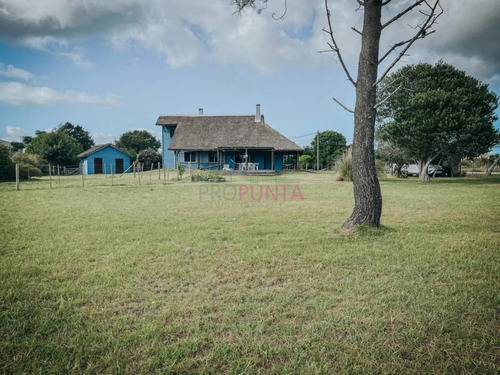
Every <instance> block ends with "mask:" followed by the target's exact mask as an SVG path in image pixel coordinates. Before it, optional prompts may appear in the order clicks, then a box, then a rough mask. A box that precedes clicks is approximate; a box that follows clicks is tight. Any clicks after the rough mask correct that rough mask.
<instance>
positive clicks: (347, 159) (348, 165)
mask: <svg viewBox="0 0 500 375" xmlns="http://www.w3.org/2000/svg"><path fill="white" fill-rule="evenodd" d="M375 169H376V171H377V175H378V177H379V178H380V177H383V176H385V162H384V161H383V160H375ZM335 171H336V172H337V181H352V149H351V148H350V147H349V148H348V149H347V151H346V152H344V153H343V154H342V155H341V156H340V157H339V158H337V161H336V162H335Z"/></svg>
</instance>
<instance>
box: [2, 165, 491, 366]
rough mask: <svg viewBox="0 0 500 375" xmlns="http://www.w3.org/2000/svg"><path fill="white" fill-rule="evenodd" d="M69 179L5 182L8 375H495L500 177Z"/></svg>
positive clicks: (313, 175) (4, 340)
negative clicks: (371, 198) (362, 183)
mask: <svg viewBox="0 0 500 375" xmlns="http://www.w3.org/2000/svg"><path fill="white" fill-rule="evenodd" d="M79 181H80V180H78V178H77V177H67V178H61V182H58V183H56V182H55V181H53V187H54V188H53V189H49V186H48V181H47V180H46V179H44V180H42V181H38V182H32V183H30V184H26V183H25V184H22V185H21V191H15V190H14V185H13V184H1V185H0V214H1V223H0V235H1V240H0V262H1V264H0V285H1V288H0V372H1V373H6V374H7V373H8V374H11V373H14V374H21V373H24V374H38V373H39V374H71V373H75V374H79V373H88V374H102V373H115V374H121V373H122V374H127V373H164V374H194V373H199V374H221V373H231V374H258V373H261V374H342V373H349V374H353V373H354V374H356V373H357V374H386V373H392V374H462V373H465V374H467V373H470V374H496V373H499V372H500V350H499V348H500V338H499V337H500V335H499V334H500V324H499V317H500V288H499V285H500V284H499V281H500V199H499V198H500V177H499V176H493V177H490V178H486V177H480V176H478V177H467V178H462V179H458V178H457V179H453V178H445V179H438V178H436V179H433V181H432V182H430V183H427V184H422V183H419V182H418V181H416V179H405V180H402V179H401V180H398V179H386V180H383V181H382V192H383V199H384V211H383V219H382V222H383V227H382V228H380V229H378V230H374V229H371V228H362V229H361V230H359V231H358V232H357V233H356V234H346V233H344V232H343V231H342V230H340V226H341V224H342V222H343V221H344V220H345V219H346V218H347V217H348V216H349V214H350V213H351V210H352V207H353V194H352V184H351V183H347V182H336V181H335V176H334V175H333V174H330V173H293V174H284V175H280V176H278V177H277V178H274V177H267V178H263V177H261V178H259V180H258V181H257V180H256V178H253V179H252V181H251V182H252V183H253V184H254V189H255V190H254V192H255V193H258V189H259V185H270V186H272V187H273V189H274V186H275V185H276V184H278V185H283V184H285V185H286V184H289V185H292V188H293V186H295V184H298V185H299V186H300V191H301V193H302V195H303V198H304V200H301V199H300V198H294V199H293V200H292V201H290V200H287V201H283V197H282V196H280V200H279V201H278V202H276V201H273V200H269V201H266V200H265V198H264V199H262V200H261V201H254V200H252V199H251V198H250V197H248V195H245V196H244V197H243V198H242V200H241V201H240V200H239V199H238V192H239V189H240V188H239V184H244V185H245V186H249V183H250V180H249V178H248V177H235V178H234V179H233V185H231V184H229V183H218V184H199V183H186V182H182V183H173V182H172V183H169V184H167V185H163V184H162V181H158V180H156V181H155V179H154V178H153V179H152V180H148V179H143V181H142V185H141V186H138V184H137V180H134V179H133V178H132V177H130V176H125V178H124V179H122V180H120V185H121V186H114V187H112V186H111V184H110V181H109V180H107V179H106V180H103V179H102V178H101V179H100V180H99V179H97V178H96V179H94V180H93V179H91V178H89V179H88V180H87V181H86V186H85V187H82V186H81V184H80V183H79ZM117 182H118V181H117V180H116V179H115V183H117ZM214 189H215V190H214ZM224 189H226V190H224ZM231 189H236V192H237V195H236V197H235V198H234V199H233V200H229V199H226V198H231V197H232V196H233V192H232V190H231ZM243 189H244V188H243ZM280 189H282V188H280ZM288 189H291V188H288ZM280 191H281V192H282V190H280ZM290 192H291V190H288V196H287V198H288V199H289V198H290ZM256 195H258V194H256Z"/></svg>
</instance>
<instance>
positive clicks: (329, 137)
mask: <svg viewBox="0 0 500 375" xmlns="http://www.w3.org/2000/svg"><path fill="white" fill-rule="evenodd" d="M317 142H318V136H316V137H314V139H313V140H312V142H311V147H310V148H309V149H308V152H312V153H313V155H312V156H313V158H314V160H316V158H317V156H316V155H317V154H316V152H317V151H316V150H317V149H316V147H317ZM346 149H347V142H346V139H345V137H344V136H343V135H342V134H340V133H338V132H336V131H333V130H326V131H324V132H321V133H319V162H320V167H321V168H328V167H331V166H332V165H333V164H334V163H335V160H336V159H337V158H338V157H339V156H340V155H342V153H343V152H344V151H345V150H346Z"/></svg>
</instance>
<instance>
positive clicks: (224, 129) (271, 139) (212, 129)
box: [156, 115, 302, 151]
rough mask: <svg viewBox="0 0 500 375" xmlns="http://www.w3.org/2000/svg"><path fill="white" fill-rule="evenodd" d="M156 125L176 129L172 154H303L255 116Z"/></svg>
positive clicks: (162, 120) (163, 119)
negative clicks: (246, 151) (230, 151)
mask: <svg viewBox="0 0 500 375" xmlns="http://www.w3.org/2000/svg"><path fill="white" fill-rule="evenodd" d="M156 125H160V126H175V133H174V137H173V138H172V141H171V142H170V145H169V147H168V149H169V150H197V151H205V150H216V149H218V148H261V149H262V148H270V149H274V150H277V151H302V147H300V146H298V145H297V144H296V143H294V142H292V141H291V140H289V139H288V138H287V137H285V136H284V135H282V134H280V133H279V132H277V131H276V130H274V129H273V128H271V127H270V126H269V125H267V124H266V123H265V122H264V117H263V116H262V117H261V121H255V116H254V115H251V116H247V115H244V116H206V115H197V116H160V117H158V121H157V122H156Z"/></svg>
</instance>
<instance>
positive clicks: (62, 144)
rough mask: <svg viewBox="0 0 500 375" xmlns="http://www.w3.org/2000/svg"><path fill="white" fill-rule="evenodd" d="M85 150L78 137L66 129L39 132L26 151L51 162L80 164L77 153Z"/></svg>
mask: <svg viewBox="0 0 500 375" xmlns="http://www.w3.org/2000/svg"><path fill="white" fill-rule="evenodd" d="M82 151H84V150H83V147H82V145H81V144H80V143H78V141H77V140H76V139H74V138H73V137H71V136H70V135H68V134H67V133H66V132H64V131H52V132H37V135H36V137H34V138H33V139H32V141H31V142H30V144H29V145H28V147H27V148H26V152H27V153H29V154H37V155H40V156H41V157H42V158H43V159H45V160H46V161H47V162H49V163H50V164H57V165H67V166H68V165H78V163H79V159H78V158H77V155H78V154H79V153H80V152H82Z"/></svg>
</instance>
